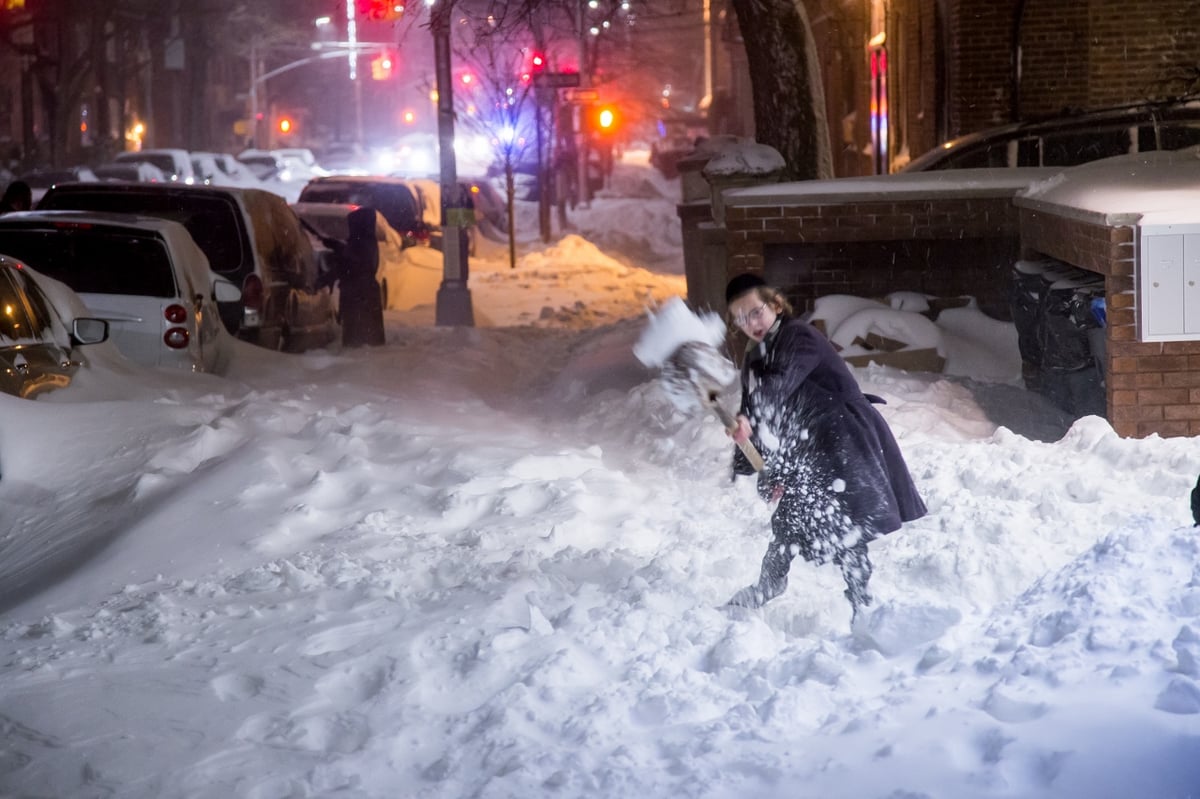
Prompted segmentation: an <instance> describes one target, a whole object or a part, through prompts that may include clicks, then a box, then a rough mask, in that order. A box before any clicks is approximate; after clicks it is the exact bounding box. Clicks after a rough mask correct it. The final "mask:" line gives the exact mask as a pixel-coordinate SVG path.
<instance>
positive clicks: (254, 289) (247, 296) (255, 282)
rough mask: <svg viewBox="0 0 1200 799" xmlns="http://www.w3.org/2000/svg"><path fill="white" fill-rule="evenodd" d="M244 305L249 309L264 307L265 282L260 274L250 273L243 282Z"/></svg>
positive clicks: (258, 309) (255, 309)
mask: <svg viewBox="0 0 1200 799" xmlns="http://www.w3.org/2000/svg"><path fill="white" fill-rule="evenodd" d="M242 305H243V306H245V308H246V309H247V310H251V311H261V310H262V307H263V284H262V278H260V277H259V276H258V275H248V276H247V277H246V279H245V281H243V282H242Z"/></svg>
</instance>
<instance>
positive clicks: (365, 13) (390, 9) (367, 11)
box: [354, 0, 404, 22]
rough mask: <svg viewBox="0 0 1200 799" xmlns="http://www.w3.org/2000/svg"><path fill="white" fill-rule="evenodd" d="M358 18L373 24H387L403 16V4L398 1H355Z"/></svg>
mask: <svg viewBox="0 0 1200 799" xmlns="http://www.w3.org/2000/svg"><path fill="white" fill-rule="evenodd" d="M354 10H355V11H357V12H358V16H360V17H364V18H366V19H368V20H371V21H374V22H389V21H392V20H397V19H400V17H402V16H404V3H402V2H398V0H355V2H354Z"/></svg>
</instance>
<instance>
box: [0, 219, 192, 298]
mask: <svg viewBox="0 0 1200 799" xmlns="http://www.w3.org/2000/svg"><path fill="white" fill-rule="evenodd" d="M0 251H3V252H4V253H6V254H8V255H13V256H15V257H17V258H20V259H21V260H23V261H25V262H26V263H27V264H29V265H30V266H32V267H33V268H34V269H37V270H38V271H39V272H41V273H42V274H44V275H47V276H49V277H52V278H54V279H56V280H61V281H62V282H63V283H66V284H67V285H68V286H70V287H71V288H72V289H74V290H75V291H77V292H79V293H83V294H128V295H135V296H144V297H174V296H177V290H176V288H175V274H174V272H173V271H172V268H171V260H170V257H169V256H168V255H167V250H166V248H165V247H164V245H163V242H162V241H161V240H160V239H158V238H157V237H155V236H149V235H144V234H141V233H137V232H134V233H133V235H129V234H127V233H119V232H116V231H105V230H103V229H97V228H94V227H91V226H83V225H78V226H70V227H65V228H64V227H54V228H45V227H41V228H37V229H29V230H23V229H13V228H7V227H0Z"/></svg>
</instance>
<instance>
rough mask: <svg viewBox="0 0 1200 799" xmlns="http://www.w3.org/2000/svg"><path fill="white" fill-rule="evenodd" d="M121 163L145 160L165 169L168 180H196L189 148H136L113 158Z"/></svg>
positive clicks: (185, 181) (164, 172)
mask: <svg viewBox="0 0 1200 799" xmlns="http://www.w3.org/2000/svg"><path fill="white" fill-rule="evenodd" d="M113 160H114V161H116V162H117V163H119V164H127V163H138V162H145V163H147V164H154V165H155V166H156V167H158V168H159V169H161V170H162V171H163V174H164V175H166V176H167V180H170V181H171V182H173V183H186V184H188V185H191V184H193V183H195V182H196V172H195V170H194V169H192V158H191V156H190V155H189V154H188V151H187V150H178V149H171V148H165V149H160V150H136V151H132V152H127V153H120V154H118V155H117V157H116V158H114V159H113Z"/></svg>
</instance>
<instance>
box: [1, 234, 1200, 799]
mask: <svg viewBox="0 0 1200 799" xmlns="http://www.w3.org/2000/svg"><path fill="white" fill-rule="evenodd" d="M574 253H575V256H576V257H578V258H580V259H586V258H588V257H589V256H588V255H587V248H582V247H579V248H576V249H575V250H574ZM523 265H525V266H526V268H527V269H528V270H529V273H528V274H527V273H525V271H524V270H523V269H522V268H518V269H517V270H508V271H509V272H510V273H512V274H511V277H508V278H500V277H497V278H495V279H494V280H495V283H496V284H497V285H499V284H503V285H505V286H507V287H508V289H510V290H511V291H510V293H509V294H508V295H507V296H508V297H509V298H510V300H509V301H510V302H514V303H515V302H516V301H517V299H518V298H521V297H522V296H524V295H522V294H521V292H520V291H518V290H516V288H515V284H517V283H519V282H521V281H522V280H528V281H531V283H530V285H537V286H538V287H539V289H540V290H544V291H546V292H548V293H550V294H551V295H552V299H551V302H552V304H553V306H554V307H556V308H564V307H567V308H569V307H571V301H570V300H569V297H570V291H571V290H572V288H573V286H574V285H576V284H574V283H573V275H574V274H575V271H576V270H577V271H578V272H580V273H581V274H594V273H595V272H594V270H595V269H598V268H605V267H601V266H597V265H596V264H592V263H587V262H580V263H577V264H576V263H572V262H571V261H570V260H566V259H562V260H558V261H556V262H554V263H551V262H550V261H548V260H543V261H542V262H541V263H538V264H537V265H532V262H523ZM504 271H505V269H502V268H500V267H497V268H496V269H495V270H494V272H495V273H496V274H500V273H503V272H504ZM535 273H536V276H535ZM633 277H634V278H635V279H636V281H635V282H638V283H639V285H640V282H641V281H645V282H646V283H648V284H653V283H655V280H653V279H652V278H651V277H648V276H646V275H645V274H643V273H633ZM662 279H663V280H664V281H666V280H672V279H674V278H671V277H670V276H662ZM510 281H511V283H510ZM580 284H581V285H583V286H585V287H586V289H587V291H588V292H591V291H593V289H594V290H595V291H596V294H595V295H593V294H592V293H587V294H585V295H584V296H587V297H588V298H589V301H590V298H591V297H592V296H598V295H599V287H600V286H601V281H599V280H597V281H595V282H594V283H593V282H591V281H588V280H583V281H580ZM479 285H480V286H481V287H483V286H485V285H487V286H488V287H489V288H491V284H488V283H486V282H485V281H481V282H480V284H479ZM668 285H669V284H667V283H665V282H664V283H658V284H657V286H658V289H657V290H662V291H665V289H666V287H667V286H668ZM552 287H557V288H558V289H559V290H558V291H557V292H552V291H551V288H552ZM481 291H482V288H481ZM481 299H482V297H481ZM530 299H536V301H537V302H538V303H539V304H541V303H542V302H543V297H542V295H540V294H538V295H535V296H534V297H531V298H530ZM494 307H497V308H500V307H503V306H502V304H501V303H497V304H496V305H495V306H494ZM536 307H537V306H535V309H536ZM613 307H614V308H615V305H614V306H613ZM624 307H625V312H624V313H623V315H620V319H618V320H614V321H612V322H611V323H608V324H604V325H601V326H594V327H591V328H588V329H579V328H577V327H575V321H574V320H575V319H576V317H574V316H570V315H568V317H567V318H565V319H564V320H562V321H561V322H558V323H555V322H553V321H551V322H547V323H545V326H544V327H537V326H534V325H522V326H519V327H496V328H484V327H480V328H476V329H457V330H455V329H441V328H432V327H411V326H405V325H403V324H399V323H397V317H396V316H389V330H388V344H387V345H386V346H383V347H378V348H370V349H365V350H354V351H349V350H347V351H344V352H314V353H309V354H306V355H303V356H279V355H275V354H272V353H266V352H262V351H259V350H254V349H251V348H241V349H239V351H238V353H237V358H236V361H235V364H234V368H233V371H232V374H231V375H230V376H229V377H228V378H225V379H215V378H214V379H200V380H197V381H194V382H188V383H185V384H182V386H181V385H179V384H176V386H175V387H173V388H169V387H165V385H164V384H163V383H160V382H156V381H153V380H151V379H150V378H149V377H148V376H147V377H146V382H141V380H140V378H139V377H138V375H137V374H136V370H132V371H130V372H129V373H128V374H123V375H119V376H116V377H114V378H113V379H112V380H103V379H98V378H97V379H92V380H89V381H84V383H83V384H82V385H81V386H80V387H79V392H78V396H79V397H80V398H85V397H88V396H92V397H97V398H100V401H95V402H85V401H73V400H71V399H70V398H67V397H62V398H60V399H59V400H57V401H54V402H41V401H39V402H35V403H28V402H22V401H19V400H15V399H13V398H10V397H4V396H0V463H2V464H3V466H4V472H3V479H0V579H3V584H4V585H5V586H6V590H7V591H9V594H8V595H7V600H8V601H7V605H6V609H5V611H4V616H3V617H2V618H0V796H14V797H18V796H20V797H25V796H54V797H88V798H89V799H90V797H97V796H120V797H123V798H124V797H132V798H134V799H137V798H138V797H147V798H149V797H155V799H159V798H162V797H214V799H215V798H216V797H222V798H224V797H230V796H238V797H249V798H250V799H281V798H282V797H316V796H321V797H325V796H346V797H395V796H409V797H417V798H418V799H451V798H453V799H458V797H464V796H476V797H513V798H514V799H515V798H516V797H521V798H522V799H524V798H526V797H543V796H545V797H551V796H554V797H589V799H590V798H591V797H613V799H617V798H618V797H620V798H621V799H624V798H625V797H629V796H645V797H667V796H670V797H705V798H706V799H707V798H709V797H716V798H721V797H729V798H730V799H734V798H735V797H736V799H746V797H796V796H812V797H833V798H836V797H846V799H861V798H862V797H878V798H880V799H883V798H884V797H886V798H887V799H918V797H925V798H928V799H935V798H936V799H960V798H961V797H1023V798H1026V797H1028V798H1038V797H1045V798H1046V799H1050V798H1051V797H1053V799H1062V798H1063V797H1069V798H1071V799H1075V798H1076V797H1077V798H1078V799H1084V798H1085V797H1086V798H1087V799H1096V798H1097V797H1100V798H1104V799H1127V798H1128V797H1132V796H1153V797H1156V798H1157V797H1173V798H1174V799H1182V798H1183V797H1186V796H1194V795H1195V794H1196V791H1197V786H1200V766H1198V765H1197V760H1196V758H1195V751H1196V744H1197V741H1198V740H1200V690H1198V689H1197V680H1198V679H1200V667H1198V666H1197V664H1198V663H1200V643H1197V642H1198V641H1200V637H1198V635H1197V631H1196V620H1197V618H1200V579H1198V578H1197V574H1200V568H1198V567H1200V554H1198V551H1197V550H1198V547H1197V539H1196V537H1195V531H1194V530H1193V528H1191V527H1190V526H1189V525H1190V517H1189V515H1188V509H1187V500H1186V498H1187V493H1188V491H1189V490H1190V488H1191V487H1192V485H1193V484H1194V483H1195V480H1196V473H1197V471H1200V454H1198V452H1197V449H1196V446H1195V441H1194V440H1188V439H1170V440H1160V439H1155V438H1151V439H1146V440H1124V439H1119V438H1117V437H1116V436H1115V435H1114V434H1113V432H1112V429H1111V428H1110V427H1109V425H1108V424H1107V423H1105V422H1104V421H1103V420H1100V419H1098V418H1094V417H1089V418H1085V419H1082V420H1079V421H1078V422H1076V423H1075V424H1074V425H1073V426H1071V427H1070V429H1069V431H1067V432H1066V434H1065V435H1061V433H1062V430H1061V429H1059V431H1058V432H1059V435H1056V436H1046V438H1047V439H1048V440H1047V441H1039V440H1036V439H1035V438H1032V437H1028V436H1025V435H1021V434H1020V432H1019V431H1020V430H1022V429H1027V427H1032V428H1036V429H1038V430H1041V431H1046V430H1052V429H1055V425H1056V424H1057V421H1056V419H1055V418H1054V414H1052V413H1051V412H1050V411H1049V410H1048V409H1047V407H1046V406H1045V404H1044V402H1042V401H1040V400H1038V399H1037V398H1036V397H1030V396H1029V395H1027V394H1026V393H1025V392H1022V391H1020V389H1019V388H1016V387H1014V386H1013V385H1011V384H1007V383H1001V384H991V383H985V382H982V381H980V380H978V379H974V380H969V379H961V378H958V377H955V376H953V375H978V373H977V372H974V371H972V369H971V365H972V363H974V362H975V359H976V357H977V356H978V355H979V354H980V353H983V354H985V355H986V356H987V357H986V358H982V359H980V360H981V361H986V362H987V363H988V364H993V365H994V364H1011V363H1012V362H1013V360H1012V358H1013V349H1012V348H1013V347H1015V342H1014V341H1013V338H1012V337H1011V336H996V337H991V336H986V335H985V336H981V337H979V338H978V339H976V340H975V341H974V342H973V343H972V344H971V346H969V347H968V346H958V345H959V344H960V343H961V341H962V339H961V338H960V337H959V336H958V335H957V334H956V333H955V332H954V330H955V329H956V328H954V327H953V326H952V324H951V322H950V321H948V320H944V319H943V317H944V316H945V314H943V315H942V316H941V317H939V325H941V330H942V336H943V343H945V344H947V345H948V350H947V352H948V355H949V357H948V363H947V368H948V371H949V369H950V366H951V364H955V365H956V366H957V367H958V368H959V370H960V371H957V372H954V373H953V375H930V374H905V373H902V372H898V371H895V370H889V369H883V368H878V367H871V368H866V369H860V370H857V371H856V374H857V375H858V377H859V379H860V382H861V383H862V385H863V388H864V390H866V391H869V392H872V393H875V394H879V395H881V396H883V397H884V398H885V399H886V400H887V401H888V404H887V405H885V406H881V411H882V412H883V413H884V415H885V418H887V420H888V422H889V424H891V426H892V428H893V430H894V431H895V432H896V434H897V438H898V440H899V442H900V445H901V447H902V448H903V450H904V454H905V457H906V459H907V460H908V463H909V465H910V467H911V468H912V471H913V474H914V477H915V479H916V481H917V483H918V486H919V487H920V489H921V491H922V492H923V494H924V496H925V499H926V501H927V502H928V504H929V508H930V513H929V515H928V516H927V517H925V518H923V519H921V520H919V521H918V522H916V523H913V524H911V525H908V526H906V527H905V528H904V529H903V530H901V531H899V532H897V533H895V534H892V535H890V536H887V537H886V538H884V539H880V540H879V541H877V542H875V543H873V544H872V557H873V560H874V561H875V564H876V571H875V576H874V577H873V579H872V589H873V591H874V593H875V595H876V598H877V605H876V606H875V607H874V608H873V609H872V610H871V612H870V613H869V614H868V616H867V617H866V619H865V620H864V623H863V625H862V627H861V628H859V629H858V630H857V631H856V632H855V633H853V634H852V633H851V632H850V628H849V625H848V617H849V608H848V606H847V605H846V603H845V601H844V598H843V597H842V594H841V589H842V584H841V578H840V576H839V575H838V574H837V572H836V571H835V570H833V569H830V568H824V569H818V568H814V567H812V566H810V565H808V564H805V563H797V564H795V566H794V567H793V569H792V575H791V585H790V587H789V589H788V591H787V592H786V593H785V594H784V595H783V596H781V597H779V598H778V599H776V600H774V601H772V602H771V603H770V604H769V605H767V606H766V607H765V608H763V609H762V610H758V611H745V610H740V609H736V610H729V609H722V608H720V607H718V606H719V605H720V604H721V603H722V602H724V600H725V599H727V598H728V597H729V596H730V595H731V594H732V592H733V591H735V590H736V589H737V588H739V587H741V586H743V585H745V584H746V583H747V582H748V581H749V580H750V579H752V578H753V576H754V575H756V574H757V570H758V559H759V557H760V556H761V553H762V548H763V544H764V541H765V537H766V535H767V519H768V517H769V513H770V509H769V508H768V507H767V506H766V505H765V504H763V503H762V502H761V501H760V500H759V499H758V497H757V494H756V492H755V491H754V487H753V485H752V483H751V482H750V481H748V480H740V481H738V482H736V483H731V482H730V480H729V477H728V466H729V459H730V456H731V445H730V443H729V440H728V439H727V438H726V436H725V435H724V433H723V432H722V431H721V429H720V426H719V425H717V424H714V423H713V421H712V420H711V419H709V418H708V417H706V416H704V415H702V414H701V415H692V414H687V413H683V412H681V411H680V410H679V409H678V408H677V407H676V406H675V405H673V404H672V403H671V402H670V401H669V398H668V397H667V396H666V395H665V394H664V392H663V390H662V387H661V385H660V381H659V380H658V379H657V376H656V375H655V374H654V373H653V371H651V370H648V369H646V368H645V367H644V366H642V365H641V364H640V363H638V362H637V361H636V359H635V358H634V357H633V354H632V348H633V345H634V343H635V342H636V341H637V340H638V337H639V335H640V333H641V331H642V329H643V325H644V308H645V304H644V302H643V300H642V299H641V297H640V296H638V295H636V294H630V295H625V304H624ZM504 311H505V313H507V314H510V315H511V316H510V317H509V318H519V317H520V314H521V313H528V311H529V309H528V306H526V307H524V308H520V307H516V306H514V307H504ZM614 313H615V311H614ZM973 314H977V312H975V311H973V310H971V309H959V310H958V313H957V315H956V319H955V321H954V322H953V325H957V326H958V327H959V328H960V329H965V330H975V331H979V330H986V329H987V325H986V324H983V323H982V321H983V320H981V318H980V317H978V316H977V315H974V316H973ZM943 322H945V323H944V324H943ZM988 347H996V348H998V349H994V350H989V349H988ZM121 392H124V393H123V394H122V393H121ZM999 412H1003V413H1006V414H1008V416H1007V417H1003V418H1011V419H1013V420H1014V421H1013V424H1012V425H1011V426H1002V425H1000V424H998V423H997V421H996V419H997V418H1001V417H997V413H999ZM1023 425H1024V426H1027V427H1023ZM48 507H49V508H52V509H53V511H52V512H51V513H47V511H46V509H47V508H48ZM64 552H65V553H69V555H70V557H68V558H66V559H65V564H66V565H70V566H72V567H74V570H73V571H70V572H69V573H66V574H63V572H65V571H66V569H65V568H64V561H63V560H62V559H61V555H62V553H64ZM51 577H58V578H60V579H58V580H57V581H55V582H53V584H52V585H51V584H49V583H50V582H51V580H50V578H51ZM39 586H40V587H42V589H43V590H41V591H35V590H34V588H36V587H39Z"/></svg>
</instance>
